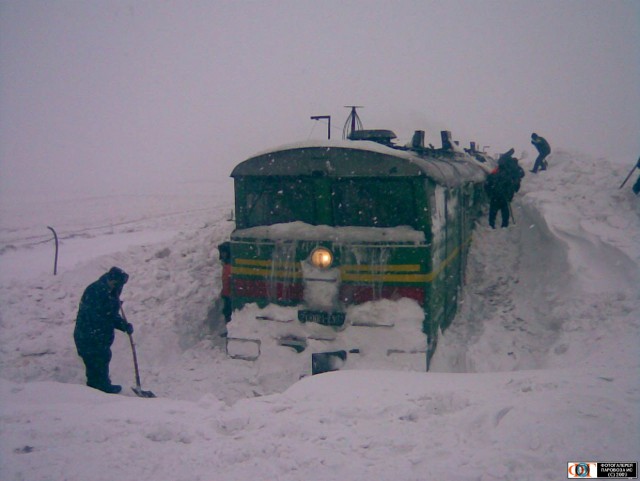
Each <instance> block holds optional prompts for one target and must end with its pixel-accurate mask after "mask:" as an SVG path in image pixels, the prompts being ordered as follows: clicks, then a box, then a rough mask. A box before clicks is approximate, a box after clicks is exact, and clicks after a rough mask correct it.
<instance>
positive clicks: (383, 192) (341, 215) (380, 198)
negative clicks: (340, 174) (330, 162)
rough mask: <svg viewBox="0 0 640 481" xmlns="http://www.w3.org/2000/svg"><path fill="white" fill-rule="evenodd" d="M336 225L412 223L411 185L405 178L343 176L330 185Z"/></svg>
mask: <svg viewBox="0 0 640 481" xmlns="http://www.w3.org/2000/svg"><path fill="white" fill-rule="evenodd" d="M333 215H334V222H335V225H336V226H350V225H352V226H357V227H396V226H400V225H408V226H415V224H416V218H415V217H416V216H415V207H414V199H413V192H412V185H411V183H410V181H409V180H407V179H384V180H383V179H367V178H359V179H344V180H337V181H336V182H335V183H334V184H333Z"/></svg>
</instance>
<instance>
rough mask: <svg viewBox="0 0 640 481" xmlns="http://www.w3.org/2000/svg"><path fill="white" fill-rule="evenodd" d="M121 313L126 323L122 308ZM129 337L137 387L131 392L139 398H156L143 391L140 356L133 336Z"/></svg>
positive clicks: (149, 392)
mask: <svg viewBox="0 0 640 481" xmlns="http://www.w3.org/2000/svg"><path fill="white" fill-rule="evenodd" d="M120 313H121V314H122V318H123V319H124V320H125V321H126V320H127V318H126V316H125V315H124V309H122V307H120ZM127 334H128V335H129V343H130V344H131V352H132V353H133V367H134V368H135V370H136V387H132V388H131V390H132V391H133V392H134V393H136V396H138V397H147V398H149V397H156V395H155V394H153V393H152V392H151V391H143V390H142V386H140V371H139V370H138V356H137V355H136V345H135V344H134V343H133V335H131V334H130V333H127Z"/></svg>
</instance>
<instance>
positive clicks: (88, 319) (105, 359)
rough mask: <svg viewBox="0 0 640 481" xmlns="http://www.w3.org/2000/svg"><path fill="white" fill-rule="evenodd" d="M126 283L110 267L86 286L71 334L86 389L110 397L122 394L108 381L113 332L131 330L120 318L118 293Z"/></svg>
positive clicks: (120, 272)
mask: <svg viewBox="0 0 640 481" xmlns="http://www.w3.org/2000/svg"><path fill="white" fill-rule="evenodd" d="M128 279H129V275H128V274H127V273H126V272H124V271H123V270H122V269H120V268H119V267H112V268H111V269H110V270H109V272H107V273H106V274H103V275H102V276H100V278H99V279H98V280H97V281H95V282H93V283H92V284H90V285H89V286H88V287H87V288H86V289H85V291H84V294H82V299H81V300H80V307H79V308H78V317H77V319H76V327H75V330H74V331H73V339H74V341H75V343H76V349H77V351H78V355H79V356H80V357H81V358H82V360H83V361H84V365H85V368H86V374H87V386H90V387H92V388H95V389H99V390H100V391H104V392H106V393H110V394H115V393H119V392H120V391H121V390H122V387H121V386H118V385H114V384H111V379H110V378H109V363H110V362H111V345H112V344H113V340H114V337H115V335H114V329H118V330H120V331H122V332H126V333H128V334H131V333H133V326H132V325H131V324H129V323H128V322H127V321H126V320H125V319H124V318H123V317H122V316H121V315H120V306H121V302H120V293H121V292H122V288H123V287H124V285H125V284H126V282H127V280H128Z"/></svg>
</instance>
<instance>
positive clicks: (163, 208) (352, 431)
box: [0, 151, 640, 481]
mask: <svg viewBox="0 0 640 481" xmlns="http://www.w3.org/2000/svg"><path fill="white" fill-rule="evenodd" d="M550 163H551V168H550V170H549V171H547V172H542V173H539V174H538V175H533V174H529V173H527V176H526V177H525V179H524V182H523V187H522V190H521V192H520V193H519V194H518V195H517V198H516V201H515V202H514V204H513V211H514V216H515V218H516V224H515V225H513V226H511V227H510V228H509V229H502V230H500V229H498V230H491V229H489V228H488V227H487V223H486V218H485V219H483V220H482V222H481V225H480V226H479V227H478V229H477V230H476V233H475V234H474V239H473V244H472V252H471V255H470V259H469V266H468V271H467V282H468V284H467V287H466V290H465V294H464V303H463V305H462V308H461V310H460V313H459V315H458V317H457V318H456V320H455V321H454V324H453V325H452V326H451V328H450V329H449V330H447V331H446V332H445V333H444V334H443V335H442V336H441V339H440V344H439V347H438V351H437V353H436V355H435V357H434V361H433V371H434V372H430V373H419V372H400V371H376V370H367V371H339V372H334V373H327V374H323V375H320V376H313V377H307V378H304V379H302V380H300V381H298V382H295V383H294V384H293V385H291V386H290V387H289V388H288V389H286V390H285V391H284V392H279V391H280V388H279V386H276V385H274V384H272V383H271V382H270V379H271V378H270V376H268V375H265V373H264V372H261V369H263V367H261V366H259V365H257V364H253V363H251V362H246V361H237V360H229V359H227V358H226V356H225V354H224V352H223V350H222V349H221V346H220V344H221V343H220V338H219V337H218V336H217V332H216V329H215V327H216V326H214V325H212V320H213V319H214V316H212V315H210V312H213V311H215V301H216V299H217V297H218V295H219V292H220V289H221V281H220V271H221V267H220V264H219V262H218V253H217V249H216V246H217V244H218V243H220V242H222V241H223V240H225V239H226V238H227V237H228V235H229V234H230V232H231V231H232V229H233V222H232V221H230V220H229V218H230V215H229V213H230V211H231V209H232V202H233V198H232V194H231V193H230V191H229V189H227V188H226V187H222V186H217V185H216V184H215V183H206V182H201V183H194V184H190V185H181V186H173V187H172V188H167V187H166V186H165V187H163V188H162V189H157V190H156V191H154V190H153V189H151V188H148V189H147V190H148V191H149V192H147V193H145V194H141V193H138V194H137V195H130V194H129V195H126V194H117V195H116V194H114V195H111V196H103V197H91V196H84V197H81V196H74V195H72V194H67V197H66V198H58V199H44V198H43V199H17V200H12V199H5V198H3V199H2V204H0V305H1V310H0V316H1V317H0V341H1V343H0V378H1V379H0V429H1V433H0V479H3V480H30V481H37V480H42V481H44V480H88V479H91V480H113V479H122V480H154V481H161V480H167V481H168V480H171V481H176V480H185V481H187V480H189V481H195V480H276V479H277V480H292V481H293V480H296V481H298V480H340V481H344V480H351V481H353V480H367V481H369V480H380V481H381V480H392V479H393V480H416V481H417V480H513V479H519V480H522V479H524V480H527V479H531V480H538V479H550V480H555V479H566V478H567V472H566V470H567V462H570V461H640V419H639V417H640V389H639V388H640V378H639V373H640V371H639V368H640V355H639V351H638V345H639V341H640V336H639V331H640V287H639V286H640V198H638V197H635V196H634V195H633V193H632V192H631V189H630V184H628V185H627V186H626V187H625V189H623V190H618V185H619V183H620V181H621V179H624V177H625V176H626V174H627V172H628V169H629V168H630V167H631V165H627V164H616V163H614V162H611V161H610V160H609V159H602V158H600V159H592V158H589V157H588V156H585V155H582V154H578V153H570V152H562V151H557V152H555V153H554V154H552V157H551V161H550ZM629 164H632V162H629ZM636 175H637V174H635V175H634V177H633V179H632V181H633V180H635V177H636ZM222 182H223V181H221V183H222ZM224 182H227V183H228V180H227V179H226V177H225V178H224ZM630 182H631V181H630ZM47 226H52V227H54V228H55V229H56V231H57V232H58V235H59V236H60V255H59V263H58V275H56V276H54V275H52V271H53V254H54V246H53V240H52V234H51V232H50V231H48V230H47ZM113 265H117V266H119V267H122V268H123V269H125V270H126V271H127V272H128V273H129V274H130V275H131V279H130V281H129V283H128V284H127V285H126V287H125V289H124V292H123V296H122V298H123V300H124V301H125V304H124V308H125V311H126V314H127V316H128V318H129V320H130V321H131V322H132V323H133V324H134V325H135V328H136V331H135V334H134V338H135V340H136V344H137V347H138V358H139V362H140V367H141V376H142V385H143V389H148V390H152V391H153V392H154V393H155V394H157V395H158V398H157V399H141V398H137V397H135V396H134V395H133V393H132V392H130V391H128V390H125V392H124V394H125V395H106V394H103V393H100V392H98V391H95V390H92V389H90V388H87V387H86V386H84V370H83V366H82V362H81V360H80V359H79V358H78V357H77V355H76V353H75V349H74V346H73V340H72V331H73V327H74V325H73V324H74V318H75V314H76V310H77V306H78V301H79V299H80V296H81V294H82V291H83V289H84V288H85V287H86V285H88V284H89V283H90V282H92V281H93V280H95V279H96V278H97V277H98V276H99V275H100V274H102V273H103V272H105V271H106V270H107V269H108V268H110V267H111V266H113ZM396 307H397V309H398V310H400V311H401V309H402V304H400V303H398V305H397V306H396ZM372 308H375V306H373V307H372ZM385 309H388V306H386V305H385ZM398 315H399V316H400V315H403V312H398ZM113 351H114V358H113V361H112V363H111V374H112V376H111V377H112V380H113V381H114V382H115V383H118V384H123V385H124V386H129V385H132V384H133V383H134V378H133V366H132V359H131V352H130V348H129V345H128V342H127V339H126V336H124V335H122V334H121V333H117V335H116V343H115V344H114V347H113ZM273 367H274V366H271V368H273Z"/></svg>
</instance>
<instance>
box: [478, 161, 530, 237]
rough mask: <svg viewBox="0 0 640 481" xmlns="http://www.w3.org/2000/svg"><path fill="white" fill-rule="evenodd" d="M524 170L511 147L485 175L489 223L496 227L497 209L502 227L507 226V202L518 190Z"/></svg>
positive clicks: (508, 213)
mask: <svg viewBox="0 0 640 481" xmlns="http://www.w3.org/2000/svg"><path fill="white" fill-rule="evenodd" d="M523 177H524V170H523V169H522V167H520V165H518V159H516V158H515V157H513V149H510V150H509V151H507V152H505V153H504V154H502V155H501V156H500V158H499V159H498V167H496V169H495V170H494V171H493V172H491V173H490V174H489V175H488V176H487V181H486V183H485V186H484V187H485V191H486V193H487V195H488V196H489V225H490V226H491V228H492V229H495V228H496V217H497V215H498V211H500V215H501V217H502V224H501V225H502V227H509V216H510V210H509V204H510V203H511V201H512V200H513V196H514V195H515V193H516V192H518V191H519V190H520V184H521V181H522V178H523Z"/></svg>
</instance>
